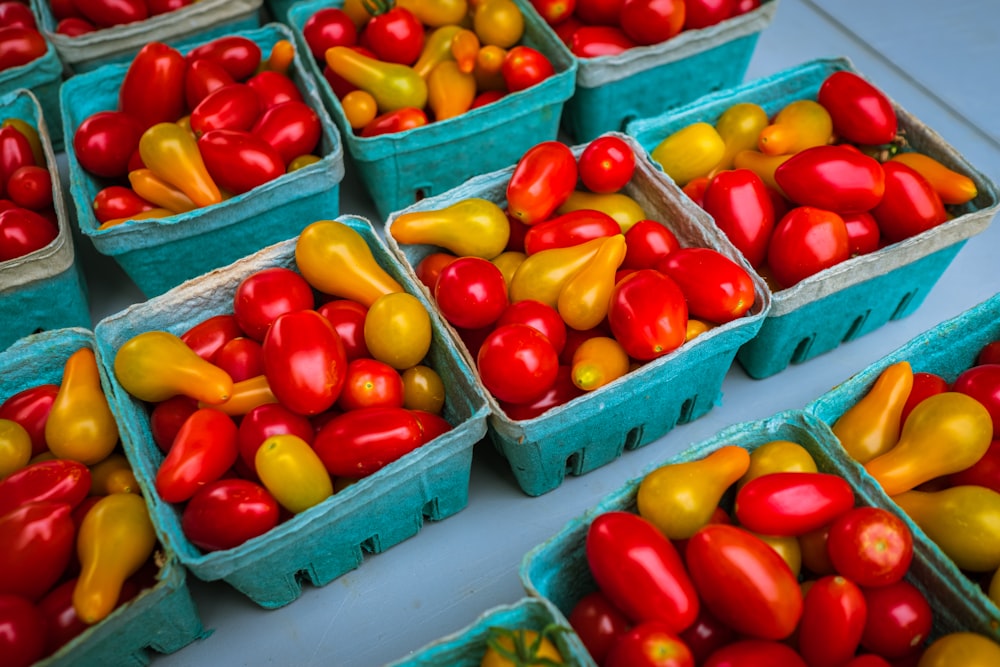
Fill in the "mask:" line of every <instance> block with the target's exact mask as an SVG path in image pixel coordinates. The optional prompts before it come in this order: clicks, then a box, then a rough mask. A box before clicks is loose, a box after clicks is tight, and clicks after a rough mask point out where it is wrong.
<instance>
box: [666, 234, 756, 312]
mask: <svg viewBox="0 0 1000 667" xmlns="http://www.w3.org/2000/svg"><path fill="white" fill-rule="evenodd" d="M656 268H657V269H659V270H660V271H661V272H663V273H664V274H666V275H667V276H669V277H670V278H672V279H673V281H674V282H675V283H677V285H678V286H679V287H680V288H681V292H683V293H684V298H685V299H687V307H688V314H689V315H690V316H691V317H697V318H699V319H704V320H708V321H709V322H714V323H716V324H725V323H726V322H730V321H732V320H734V319H736V318H739V317H742V316H743V315H745V314H746V313H747V311H749V310H750V308H751V307H752V306H753V304H754V298H755V297H754V284H753V279H752V278H751V277H750V274H749V272H747V270H746V269H744V268H743V267H742V266H741V265H740V264H737V263H736V262H734V261H733V260H731V259H730V258H728V257H726V256H725V255H723V254H722V253H721V252H719V251H717V250H714V249H712V248H695V247H689V248H680V249H678V250H676V251H674V252H672V253H670V254H669V255H668V256H667V257H665V258H664V259H663V260H661V261H660V262H659V263H657V265H656Z"/></svg>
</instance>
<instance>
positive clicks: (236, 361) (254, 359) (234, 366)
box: [211, 336, 264, 382]
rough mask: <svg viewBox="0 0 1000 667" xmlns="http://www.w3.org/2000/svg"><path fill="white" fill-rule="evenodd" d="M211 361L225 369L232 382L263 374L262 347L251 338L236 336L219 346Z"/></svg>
mask: <svg viewBox="0 0 1000 667" xmlns="http://www.w3.org/2000/svg"><path fill="white" fill-rule="evenodd" d="M211 361H212V363H213V364H215V365H216V366H218V367H219V368H221V369H222V370H224V371H226V373H228V374H229V377H231V378H232V379H233V382H242V381H243V380H249V379H250V378H253V377H257V376H258V375H263V374H264V348H263V346H262V345H261V344H260V343H259V342H258V341H256V340H254V339H253V338H248V337H247V336H238V337H236V338H233V339H232V340H230V341H227V342H226V344H225V345H223V346H222V347H221V348H219V351H218V352H216V353H215V355H214V356H213V357H212V360H211Z"/></svg>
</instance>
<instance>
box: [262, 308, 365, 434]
mask: <svg viewBox="0 0 1000 667" xmlns="http://www.w3.org/2000/svg"><path fill="white" fill-rule="evenodd" d="M346 370H347V353H346V352H345V351H344V344H343V343H341V342H340V336H338V335H337V332H336V330H334V328H333V325H332V324H330V321H329V320H328V319H326V318H325V317H323V316H322V315H320V314H319V313H318V312H316V311H315V310H297V311H292V312H288V313H284V314H282V315H279V316H278V317H277V318H276V319H275V320H274V322H272V323H271V327H270V328H269V329H268V330H267V335H266V336H264V375H265V376H267V382H268V385H270V387H271V391H272V392H273V393H274V396H275V398H277V399H278V401H279V402H281V404H282V405H284V406H285V407H286V408H288V409H289V410H291V411H292V412H296V413H298V414H301V415H315V414H319V413H320V412H324V411H326V410H328V409H330V408H331V407H332V406H333V404H334V403H335V402H336V401H337V398H338V397H339V396H340V392H341V389H343V386H344V377H345V372H346Z"/></svg>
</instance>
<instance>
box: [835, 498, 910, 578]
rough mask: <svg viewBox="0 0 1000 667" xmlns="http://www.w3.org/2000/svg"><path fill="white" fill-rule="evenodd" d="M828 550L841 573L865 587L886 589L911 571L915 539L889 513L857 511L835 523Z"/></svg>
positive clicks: (898, 519) (874, 510)
mask: <svg viewBox="0 0 1000 667" xmlns="http://www.w3.org/2000/svg"><path fill="white" fill-rule="evenodd" d="M826 549H827V552H828V553H829V554H830V562H831V563H833V567H834V569H836V570H837V572H838V573H840V574H842V575H844V576H845V577H848V578H850V579H851V580H852V581H854V582H856V583H857V584H859V585H861V586H884V585H886V584H891V583H893V582H895V581H899V580H900V579H902V578H903V576H904V575H905V574H906V572H907V571H908V570H909V568H910V562H911V561H912V560H913V536H912V535H911V533H910V529H909V528H907V526H906V524H905V523H904V522H903V520H902V519H900V518H899V517H898V516H896V515H895V514H893V513H892V512H890V511H889V510H886V509H882V508H880V507H856V508H853V509H851V510H849V511H848V512H845V513H844V514H842V515H841V516H839V517H838V518H837V519H836V520H834V522H833V524H832V525H831V526H830V534H829V535H828V536H827V542H826Z"/></svg>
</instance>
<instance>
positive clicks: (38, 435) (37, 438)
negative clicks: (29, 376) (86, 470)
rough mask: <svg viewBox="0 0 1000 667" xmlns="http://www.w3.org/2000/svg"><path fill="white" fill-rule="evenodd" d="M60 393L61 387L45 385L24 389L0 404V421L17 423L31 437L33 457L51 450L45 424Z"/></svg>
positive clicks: (50, 384)
mask: <svg viewBox="0 0 1000 667" xmlns="http://www.w3.org/2000/svg"><path fill="white" fill-rule="evenodd" d="M58 393H59V385H57V384H52V383H43V384H38V385H35V386H33V387H28V388H27V389H22V390H21V391H19V392H17V393H16V394H12V395H11V396H9V397H8V398H7V399H6V400H5V401H4V402H3V403H0V419H9V420H11V421H14V422H17V423H18V424H20V425H21V426H23V427H24V430H25V431H27V432H28V435H29V436H31V455H32V456H33V457H34V456H37V455H39V454H41V453H42V452H44V451H47V450H48V448H49V447H48V445H47V444H46V442H45V422H46V420H47V419H48V417H49V411H50V410H51V409H52V402H53V401H54V400H55V397H56V394H58Z"/></svg>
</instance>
